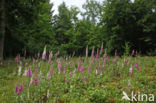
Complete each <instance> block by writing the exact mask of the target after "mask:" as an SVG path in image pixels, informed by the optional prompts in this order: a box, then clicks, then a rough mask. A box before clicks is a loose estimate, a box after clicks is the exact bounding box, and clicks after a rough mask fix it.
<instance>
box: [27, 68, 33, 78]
mask: <svg viewBox="0 0 156 103" xmlns="http://www.w3.org/2000/svg"><path fill="white" fill-rule="evenodd" d="M27 76H28V77H31V76H32V71H31V69H30V67H29V68H28V70H27Z"/></svg>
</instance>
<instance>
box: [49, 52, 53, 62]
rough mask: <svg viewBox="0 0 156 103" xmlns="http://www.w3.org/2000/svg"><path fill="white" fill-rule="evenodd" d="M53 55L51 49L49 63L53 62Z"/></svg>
mask: <svg viewBox="0 0 156 103" xmlns="http://www.w3.org/2000/svg"><path fill="white" fill-rule="evenodd" d="M52 57H53V55H52V51H50V52H49V61H48V63H49V64H51V63H52Z"/></svg>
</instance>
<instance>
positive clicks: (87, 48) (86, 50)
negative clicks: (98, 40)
mask: <svg viewBox="0 0 156 103" xmlns="http://www.w3.org/2000/svg"><path fill="white" fill-rule="evenodd" d="M87 57H88V45H87V47H86V58H87Z"/></svg>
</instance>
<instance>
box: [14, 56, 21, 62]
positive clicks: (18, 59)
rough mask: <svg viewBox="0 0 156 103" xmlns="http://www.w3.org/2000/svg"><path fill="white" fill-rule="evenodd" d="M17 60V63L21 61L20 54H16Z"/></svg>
mask: <svg viewBox="0 0 156 103" xmlns="http://www.w3.org/2000/svg"><path fill="white" fill-rule="evenodd" d="M15 62H16V63H19V62H20V55H17V56H16V58H15Z"/></svg>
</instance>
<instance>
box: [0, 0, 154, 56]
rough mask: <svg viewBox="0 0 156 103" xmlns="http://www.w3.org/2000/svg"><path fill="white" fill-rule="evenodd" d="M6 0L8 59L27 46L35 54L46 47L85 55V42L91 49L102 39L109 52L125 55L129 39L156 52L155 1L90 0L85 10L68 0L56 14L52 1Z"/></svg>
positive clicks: (145, 51) (142, 50) (141, 50)
mask: <svg viewBox="0 0 156 103" xmlns="http://www.w3.org/2000/svg"><path fill="white" fill-rule="evenodd" d="M3 1H4V2H5V9H4V10H5V31H6V32H5V36H0V38H5V39H4V56H5V57H10V56H14V55H17V54H18V53H24V51H25V50H26V51H27V54H28V55H30V56H31V55H34V54H37V53H38V52H41V51H42V49H43V47H44V46H45V45H47V49H48V50H47V52H48V51H49V50H52V51H53V52H57V51H59V52H60V54H62V55H67V54H68V55H71V54H73V51H75V52H76V55H82V54H84V52H85V48H86V46H88V48H89V51H91V50H92V48H95V49H99V48H100V46H101V44H102V43H103V46H104V48H105V50H106V51H107V53H109V54H112V53H114V51H115V50H116V49H117V50H118V51H120V52H119V53H120V55H123V53H124V45H125V43H127V42H128V43H129V46H130V47H131V48H129V49H130V50H132V49H135V51H138V52H139V53H142V54H148V55H156V49H155V48H156V35H155V34H156V19H155V18H156V0H134V2H132V1H131V0H104V1H103V2H101V3H99V2H97V1H95V0H86V3H85V4H84V5H83V8H84V12H81V11H80V10H79V8H77V7H75V6H72V7H71V8H68V7H67V6H66V4H65V3H64V2H63V3H62V4H61V5H60V6H59V8H58V12H59V13H58V14H56V15H54V14H53V11H52V7H53V4H49V0H11V1H10V0H3ZM2 7H3V5H1V8H2ZM1 10H2V9H1ZM4 10H3V11H4ZM78 15H81V16H82V19H80V18H78ZM1 18H2V13H1ZM1 22H3V20H1ZM1 24H2V23H1ZM2 27H3V26H2V25H1V28H2ZM0 42H3V41H2V39H0ZM0 48H3V46H0ZM2 50H3V49H0V51H2ZM0 53H1V54H2V52H0Z"/></svg>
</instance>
